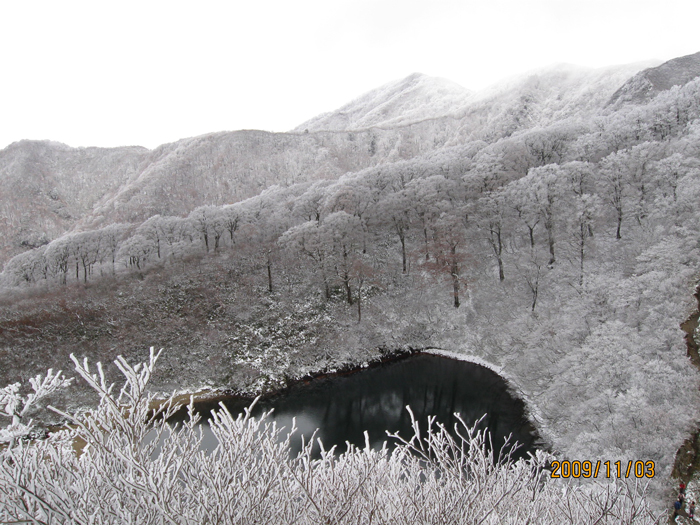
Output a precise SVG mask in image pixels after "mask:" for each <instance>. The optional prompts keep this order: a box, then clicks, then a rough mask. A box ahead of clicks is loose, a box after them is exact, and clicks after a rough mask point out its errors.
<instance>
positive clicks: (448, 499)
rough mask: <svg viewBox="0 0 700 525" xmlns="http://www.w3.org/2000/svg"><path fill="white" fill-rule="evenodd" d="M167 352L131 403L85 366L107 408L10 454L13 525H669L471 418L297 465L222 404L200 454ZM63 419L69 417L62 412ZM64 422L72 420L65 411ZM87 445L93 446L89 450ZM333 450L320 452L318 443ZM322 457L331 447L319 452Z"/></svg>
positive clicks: (8, 500) (5, 482) (283, 447)
mask: <svg viewBox="0 0 700 525" xmlns="http://www.w3.org/2000/svg"><path fill="white" fill-rule="evenodd" d="M157 357H158V355H155V354H154V353H153V350H151V357H150V361H149V362H148V363H147V364H144V365H139V366H135V367H131V366H130V365H129V364H128V363H127V362H126V361H125V360H124V359H121V358H119V359H118V360H117V361H116V365H117V366H118V367H119V369H120V370H121V372H122V373H123V374H124V376H125V379H126V381H125V384H124V386H123V388H122V389H121V390H120V391H119V393H118V394H115V393H113V386H114V385H109V384H107V383H106V381H105V377H104V374H103V372H102V367H101V366H100V365H99V364H98V366H97V374H93V373H91V372H90V370H89V369H88V365H87V362H83V363H82V364H81V363H80V362H79V361H78V360H77V359H75V358H73V360H74V362H75V365H76V366H75V368H76V371H77V372H78V374H80V376H82V377H83V379H85V380H86V381H87V382H88V383H89V384H90V386H91V387H92V388H93V389H94V390H96V391H97V392H98V393H99V395H100V398H101V400H100V403H99V406H98V407H96V408H95V409H94V410H92V411H90V412H88V413H85V414H83V415H80V416H79V415H75V416H69V415H67V414H63V415H64V416H65V417H67V418H69V419H70V420H71V421H72V425H71V428H70V429H67V430H64V431H61V432H58V433H56V434H53V435H51V436H50V437H49V438H47V439H45V440H41V441H37V442H34V443H27V442H23V441H19V442H17V443H12V444H11V445H10V446H9V447H7V448H6V449H4V450H3V451H2V452H0V521H2V522H4V523H7V522H23V523H62V524H63V523H65V524H69V523H70V524H73V523H90V524H103V523H114V524H122V523H134V524H136V523H138V524H150V523H153V524H164V523H171V524H191V523H227V524H228V523H231V524H233V523H251V524H252V523H261V524H262V523H264V524H275V523H280V524H288V523H299V524H312V523H314V524H315V523H317V524H330V523H333V524H344V523H386V524H389V523H392V524H393V523H395V524H404V523H412V524H413V523H421V524H428V523H455V524H457V523H470V524H472V523H473V524H477V523H479V524H481V523H483V524H496V523H508V524H522V523H538V524H555V523H556V524H560V523H575V524H580V523H611V524H612V523H615V524H619V523H640V524H651V523H657V522H658V519H659V518H658V517H657V516H654V514H653V512H652V511H651V510H650V508H649V504H648V503H647V501H646V500H645V492H644V489H643V488H641V487H637V486H636V485H634V484H630V483H626V482H623V481H614V482H611V483H602V484H599V483H586V484H582V485H578V486H576V485H574V484H566V483H560V482H557V481H555V480H551V479H549V477H548V474H547V471H546V470H545V469H544V466H545V463H546V461H547V460H548V459H549V456H548V455H547V454H544V453H541V452H538V453H537V454H535V455H534V456H531V458H530V459H529V460H528V461H523V460H519V461H517V462H514V461H512V459H511V456H510V453H509V451H508V450H502V451H501V452H500V453H496V454H494V452H493V450H492V449H491V447H490V446H489V439H488V435H487V434H486V433H484V432H483V431H476V430H475V429H474V428H470V427H468V426H466V425H465V424H464V423H461V424H459V425H458V426H456V428H455V432H457V436H458V438H457V439H455V438H453V437H451V435H450V434H449V433H448V432H447V429H446V428H444V427H443V426H441V425H436V424H435V422H434V421H431V422H430V425H429V431H428V433H427V434H424V435H421V432H420V430H419V426H418V424H417V422H415V420H414V432H415V433H414V435H413V437H411V438H410V439H408V440H407V439H403V438H401V437H399V436H394V437H395V438H396V439H397V447H396V448H395V449H394V450H393V451H389V450H388V449H387V448H383V449H381V450H373V449H372V448H371V447H370V446H369V444H368V445H367V446H365V447H364V448H355V447H350V448H349V450H348V451H347V452H346V453H343V454H336V453H335V451H334V449H331V450H324V449H323V444H322V443H321V442H320V441H319V440H316V441H314V440H311V441H310V442H308V443H306V445H305V446H304V447H303V449H302V451H301V452H300V453H299V454H298V455H297V456H296V457H290V453H289V445H290V436H291V434H292V433H293V432H294V431H295V429H294V428H292V429H289V431H284V430H283V429H280V428H278V427H277V426H276V425H275V424H274V423H271V422H269V421H268V418H267V415H263V416H262V417H260V418H254V417H251V415H250V409H249V410H247V411H246V412H245V414H241V415H238V416H236V417H234V416H232V415H231V414H230V413H229V412H228V411H227V410H226V409H225V408H224V407H223V405H222V408H221V410H219V411H217V412H215V413H214V414H213V415H212V419H211V422H210V425H211V428H212V431H213V433H214V435H215V436H216V437H217V438H218V440H219V444H218V446H217V447H216V448H215V449H214V450H213V451H212V452H209V453H208V452H205V451H203V450H202V449H201V448H200V442H201V438H202V433H201V430H200V428H199V426H198V422H199V416H198V415H197V414H196V413H195V412H194V410H193V407H192V404H191V403H190V406H189V417H188V418H187V419H186V420H185V421H184V422H183V423H181V424H178V425H171V424H170V423H168V422H167V419H168V418H169V417H170V416H172V415H173V414H174V413H175V411H176V410H177V408H178V407H177V406H176V404H175V403H174V401H173V398H171V399H169V400H168V401H166V402H165V403H162V404H160V405H158V407H157V408H153V406H154V397H153V395H151V394H148V393H147V392H146V387H147V384H148V380H149V378H150V376H151V374H152V372H153V369H154V366H155V363H156V360H157ZM57 412H58V411H57ZM59 413H61V412H59ZM78 440H82V441H84V442H85V444H84V446H82V448H81V449H80V450H79V451H76V450H75V449H76V448H77V447H75V445H76V443H77V442H78ZM317 446H320V447H321V453H320V457H318V456H317V455H316V454H315V453H314V448H315V447H317ZM316 450H318V449H316Z"/></svg>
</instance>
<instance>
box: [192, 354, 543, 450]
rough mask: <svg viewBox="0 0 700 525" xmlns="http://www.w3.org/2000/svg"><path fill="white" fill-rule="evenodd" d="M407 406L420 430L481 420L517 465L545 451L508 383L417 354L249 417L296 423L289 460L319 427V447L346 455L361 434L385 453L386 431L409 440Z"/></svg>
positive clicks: (329, 379)
mask: <svg viewBox="0 0 700 525" xmlns="http://www.w3.org/2000/svg"><path fill="white" fill-rule="evenodd" d="M252 401H253V399H252V398H250V397H246V396H240V395H232V396H222V397H218V398H216V399H208V400H206V401H200V402H195V409H196V410H197V411H198V412H199V413H200V414H202V416H203V417H205V418H206V416H207V415H208V414H209V413H210V412H211V411H212V410H217V409H219V408H220V406H219V402H222V403H223V404H224V405H225V406H226V407H227V409H228V410H229V411H230V412H231V414H233V415H234V416H235V415H236V414H238V413H241V412H243V410H244V409H245V408H246V407H248V406H249V405H250V404H251V403H252ZM406 405H410V406H411V410H412V411H413V414H414V416H415V419H416V421H418V422H419V423H420V426H421V432H425V431H426V427H427V420H428V416H436V418H437V421H438V422H440V423H442V424H444V425H445V426H446V427H447V428H448V429H452V428H453V427H454V425H455V424H458V419H457V418H456V417H455V416H454V413H455V412H457V413H459V414H460V416H461V418H462V419H463V421H464V422H465V423H466V424H467V425H468V426H472V425H474V424H475V423H476V422H477V421H479V420H481V422H480V423H479V425H478V427H477V428H478V429H481V430H483V429H488V431H489V432H490V434H491V440H492V443H493V448H494V449H495V450H496V451H498V450H500V448H501V446H502V445H503V444H504V443H505V439H506V437H508V436H510V440H509V443H510V444H513V443H515V442H517V443H518V444H519V445H520V446H519V448H518V449H517V450H516V451H515V453H514V455H513V457H514V458H516V459H517V458H521V457H527V455H528V453H530V452H534V450H535V449H537V448H542V440H541V438H540V437H539V435H538V433H537V430H536V428H535V427H534V426H533V424H532V423H531V422H530V420H529V419H528V417H527V414H528V412H527V407H526V406H525V403H524V402H523V401H522V400H521V399H519V398H518V397H517V396H515V395H513V391H512V389H511V388H510V386H509V384H508V383H507V381H506V380H505V379H503V378H502V377H501V376H499V375H498V374H497V373H495V372H494V371H492V370H490V369H488V368H486V367H484V366H481V365H477V364H474V363H470V362H467V361H461V360H457V359H453V358H449V357H444V356H439V355H435V354H429V353H421V352H405V353H403V354H400V355H392V356H388V357H387V358H385V359H383V360H382V361H380V362H377V363H373V364H371V365H370V366H367V367H364V368H354V369H347V370H343V371H340V372H334V373H326V374H318V375H316V376H314V377H309V378H304V379H303V380H300V381H297V382H295V383H294V384H292V385H290V386H288V387H287V388H285V389H283V390H280V391H277V392H274V393H270V394H268V395H266V396H264V397H262V398H260V399H259V400H258V403H257V404H256V406H255V407H254V409H253V415H254V416H260V415H261V414H262V413H263V412H267V411H269V410H271V409H274V412H273V414H272V419H273V420H274V421H276V422H277V424H278V426H280V425H281V426H285V427H286V428H287V429H289V428H291V424H292V418H295V419H296V425H297V427H298V431H297V436H296V437H295V439H294V440H293V442H292V454H295V453H296V452H298V451H299V450H300V448H301V435H303V436H304V437H305V439H306V440H307V441H308V439H309V438H310V437H311V435H312V434H313V433H314V431H316V429H319V430H318V432H317V434H316V437H318V438H320V439H321V440H322V441H323V444H324V448H326V449H329V448H331V447H332V446H334V445H335V446H336V447H337V449H336V450H337V451H338V452H343V451H344V450H346V448H347V446H346V441H347V442H350V443H352V444H353V445H355V446H359V447H363V446H364V445H365V437H364V432H365V431H366V432H367V433H368V435H369V440H370V443H371V445H372V446H373V447H377V448H378V447H381V446H382V444H383V443H384V442H385V441H386V442H387V446H389V447H390V448H391V447H392V446H393V443H395V440H393V439H390V438H388V437H387V435H386V431H387V430H388V431H389V432H392V433H394V432H398V433H399V435H400V436H401V437H403V438H405V439H407V440H408V439H410V438H411V436H412V435H413V429H412V427H411V417H410V414H409V412H408V410H406ZM204 429H205V434H206V435H205V443H204V448H206V449H207V450H212V449H213V448H214V447H215V446H216V439H215V438H214V437H213V434H211V432H207V426H206V425H205V426H204Z"/></svg>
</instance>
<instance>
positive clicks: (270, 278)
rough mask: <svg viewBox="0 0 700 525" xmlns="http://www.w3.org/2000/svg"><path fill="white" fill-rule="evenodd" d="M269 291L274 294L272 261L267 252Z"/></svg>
mask: <svg viewBox="0 0 700 525" xmlns="http://www.w3.org/2000/svg"><path fill="white" fill-rule="evenodd" d="M267 291H268V292H270V293H272V261H271V260H270V252H267Z"/></svg>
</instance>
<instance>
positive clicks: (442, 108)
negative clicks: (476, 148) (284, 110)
mask: <svg viewBox="0 0 700 525" xmlns="http://www.w3.org/2000/svg"><path fill="white" fill-rule="evenodd" d="M472 95H473V93H472V92H471V91H469V90H468V89H466V88H464V87H462V86H460V85H459V84H456V83H454V82H452V81H450V80H446V79H444V78H436V77H430V76H427V75H423V74H421V73H414V74H412V75H409V76H408V77H406V78H404V79H402V80H397V81H394V82H389V83H388V84H385V85H383V86H381V87H379V88H377V89H374V90H372V91H370V92H369V93H365V94H364V95H362V96H360V97H358V98H356V99H355V100H353V101H352V102H349V103H348V104H346V105H344V106H343V107H341V108H339V109H337V110H335V111H332V112H330V113H324V114H322V115H318V116H317V117H314V118H312V119H311V120H308V121H306V122H304V123H303V124H301V125H300V126H298V127H297V128H295V130H294V131H306V130H308V131H322V130H325V131H345V130H360V129H367V128H372V127H382V128H390V127H396V126H402V125H406V124H410V123H414V122H419V121H421V120H425V119H429V118H437V117H443V116H446V115H454V114H456V113H458V112H459V111H460V110H462V109H463V108H464V107H466V105H467V104H468V103H469V100H470V99H471V98H472Z"/></svg>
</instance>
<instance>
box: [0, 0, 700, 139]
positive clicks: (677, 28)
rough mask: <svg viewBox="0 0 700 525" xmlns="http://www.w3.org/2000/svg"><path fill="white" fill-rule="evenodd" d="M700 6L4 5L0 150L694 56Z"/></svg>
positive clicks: (524, 0)
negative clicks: (413, 79) (422, 78)
mask: <svg viewBox="0 0 700 525" xmlns="http://www.w3.org/2000/svg"><path fill="white" fill-rule="evenodd" d="M698 15H700V2H698V1H697V0H663V1H662V0H655V1H648V0H478V1H475V0H464V1H459V0H245V1H242V0H229V1H207V0H199V1H197V2H195V1H190V2H181V1H176V0H170V1H150V0H139V1H131V0H120V1H118V2H117V1H110V2H108V1H104V0H90V1H73V0H51V1H32V0H21V1H5V0H1V1H0V148H4V147H5V146H7V145H8V144H10V143H11V142H14V141H16V140H20V139H24V138H28V139H50V140H55V141H59V142H63V143H66V144H68V145H70V146H76V147H77V146H121V145H142V146H146V147H149V148H153V147H155V146H157V145H159V144H162V143H165V142H172V141H175V140H177V139H180V138H184V137H190V136H194V135H200V134H203V133H208V132H212V131H222V130H235V129H264V130H269V131H287V130H289V129H291V128H293V127H295V126H297V125H298V124H301V123H302V122H303V121H305V120H307V119H309V118H311V117H313V116H315V115H317V114H319V113H322V112H325V111H331V110H333V109H336V108H337V107H339V106H341V105H343V104H345V103H346V102H349V101H350V100H352V99H353V98H355V97H357V96H358V95H360V94H362V93H364V92H366V91H369V90H370V89H373V88H375V87H378V86H380V85H381V84H384V83H386V82H389V81H391V80H396V79H400V78H403V77H405V76H407V75H409V74H411V73H413V72H421V73H425V74H428V75H433V76H439V77H444V78H448V79H450V80H453V81H455V82H457V83H459V84H461V85H463V86H464V87H467V88H469V89H473V90H478V89H480V88H483V87H486V86H487V85H489V84H492V83H494V82H496V81H498V80H499V79H502V78H504V77H507V76H511V75H514V74H518V73H522V72H524V71H528V70H531V69H535V68H539V67H544V66H548V65H551V64H553V63H556V62H569V63H574V64H580V65H584V66H590V67H600V66H606V65H612V64H620V63H629V62H637V61H641V60H647V59H661V60H667V59H670V58H674V57H677V56H682V55H687V54H690V53H695V52H698V51H700V38H698V35H700V31H699V30H698V27H699V26H698V23H699V22H698V21H699V20H700V17H699V16H698Z"/></svg>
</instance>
